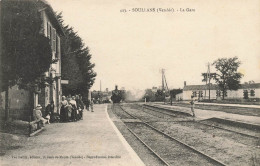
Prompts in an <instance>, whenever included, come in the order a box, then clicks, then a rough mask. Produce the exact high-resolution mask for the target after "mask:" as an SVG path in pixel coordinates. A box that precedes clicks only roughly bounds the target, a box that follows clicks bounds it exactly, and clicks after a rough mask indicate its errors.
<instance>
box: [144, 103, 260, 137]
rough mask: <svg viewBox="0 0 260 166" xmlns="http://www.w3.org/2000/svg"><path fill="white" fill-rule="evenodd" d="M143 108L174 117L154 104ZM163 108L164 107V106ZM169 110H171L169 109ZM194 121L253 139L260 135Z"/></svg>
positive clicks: (174, 115)
mask: <svg viewBox="0 0 260 166" xmlns="http://www.w3.org/2000/svg"><path fill="white" fill-rule="evenodd" d="M140 107H141V106H140ZM144 108H146V109H149V110H151V111H155V112H158V113H161V114H165V115H169V116H172V117H176V114H171V113H167V112H163V111H158V110H156V109H161V108H159V107H156V106H152V107H150V106H147V105H145V106H144ZM164 110H165V108H164ZM170 111H171V110H170ZM193 122H194V123H199V124H201V125H205V126H209V127H212V128H217V129H221V130H223V131H229V132H232V133H235V134H239V135H242V136H246V137H250V138H254V139H260V137H258V136H256V135H252V134H246V133H243V132H239V131H235V130H231V129H228V128H224V127H220V126H216V125H213V124H206V123H204V122H203V121H193Z"/></svg>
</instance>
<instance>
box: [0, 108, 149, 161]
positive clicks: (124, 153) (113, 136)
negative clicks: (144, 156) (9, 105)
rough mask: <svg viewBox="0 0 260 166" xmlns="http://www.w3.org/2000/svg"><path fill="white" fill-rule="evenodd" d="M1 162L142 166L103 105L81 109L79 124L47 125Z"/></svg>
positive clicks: (7, 154) (10, 152)
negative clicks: (82, 111)
mask: <svg viewBox="0 0 260 166" xmlns="http://www.w3.org/2000/svg"><path fill="white" fill-rule="evenodd" d="M23 139H24V138H23ZM19 140H22V138H21V136H20V137H19V138H18V139H17V141H18V142H19ZM16 145H17V144H16ZM0 159H1V160H0V162H1V165H5V166H9V165H16V166H18V165H21V166H24V165H32V166H38V165H62V166H67V165H72V166H75V165H80V166H82V165H89V166H102V165H106V166H143V165H144V163H143V162H142V160H141V159H140V158H139V157H138V155H137V154H136V153H135V151H134V150H133V149H132V148H131V147H130V145H129V144H128V143H127V142H126V140H125V139H124V137H123V136H122V135H121V133H120V132H119V131H118V130H117V128H116V127H115V125H114V124H113V122H112V121H111V120H110V118H109V116H108V113H107V106H106V105H94V112H90V111H87V110H84V117H83V120H80V121H78V122H68V123H53V124H50V125H46V127H45V129H44V131H42V132H41V133H39V134H38V135H36V136H34V137H27V138H26V140H23V142H22V143H21V144H20V145H18V148H17V149H14V150H10V151H8V152H7V153H6V154H5V155H4V156H1V157H0Z"/></svg>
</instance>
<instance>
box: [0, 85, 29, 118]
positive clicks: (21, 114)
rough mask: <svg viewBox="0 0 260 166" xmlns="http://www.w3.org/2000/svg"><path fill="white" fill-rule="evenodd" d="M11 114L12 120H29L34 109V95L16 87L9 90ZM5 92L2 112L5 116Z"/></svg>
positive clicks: (2, 97) (2, 98)
mask: <svg viewBox="0 0 260 166" xmlns="http://www.w3.org/2000/svg"><path fill="white" fill-rule="evenodd" d="M8 102H9V109H10V110H9V114H10V118H12V119H22V120H28V118H29V117H28V116H29V115H30V113H31V111H32V109H33V94H32V93H30V92H29V91H26V90H22V89H21V90H20V89H18V86H17V85H15V86H13V87H12V88H10V89H9V99H8ZM4 110H5V92H2V93H1V103H0V111H1V116H4V115H5V111H4Z"/></svg>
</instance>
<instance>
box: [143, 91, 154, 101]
mask: <svg viewBox="0 0 260 166" xmlns="http://www.w3.org/2000/svg"><path fill="white" fill-rule="evenodd" d="M145 98H146V101H155V93H154V92H153V91H152V89H146V90H145V94H144V96H143V99H145Z"/></svg>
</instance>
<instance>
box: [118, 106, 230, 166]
mask: <svg viewBox="0 0 260 166" xmlns="http://www.w3.org/2000/svg"><path fill="white" fill-rule="evenodd" d="M118 107H119V108H120V109H121V110H122V112H125V113H127V114H128V115H129V116H131V117H132V118H134V119H138V118H137V117H136V116H134V115H131V114H130V113H128V112H127V111H125V110H124V109H123V108H122V107H121V106H119V105H118ZM124 123H125V125H126V127H127V129H128V130H129V131H130V132H131V133H132V134H133V135H134V136H135V137H136V138H137V139H138V140H140V141H141V142H142V143H143V144H144V145H145V146H146V147H147V148H148V149H150V151H151V152H153V153H154V155H155V156H157V157H158V158H160V160H161V161H162V162H163V163H164V164H165V165H176V162H177V160H178V165H181V164H183V165H226V164H224V163H223V162H221V161H218V160H217V159H215V158H213V157H211V156H208V155H207V154H205V153H203V152H201V151H199V150H197V149H195V148H194V147H191V146H189V145H188V144H186V143H184V142H182V141H180V140H178V139H176V138H174V137H172V136H170V135H168V134H166V133H164V132H162V131H160V130H158V129H156V128H155V127H153V126H151V125H150V124H148V123H146V122H124ZM147 135H149V136H150V137H147ZM158 138H160V140H161V141H159V142H158ZM160 143H162V144H160Z"/></svg>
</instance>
